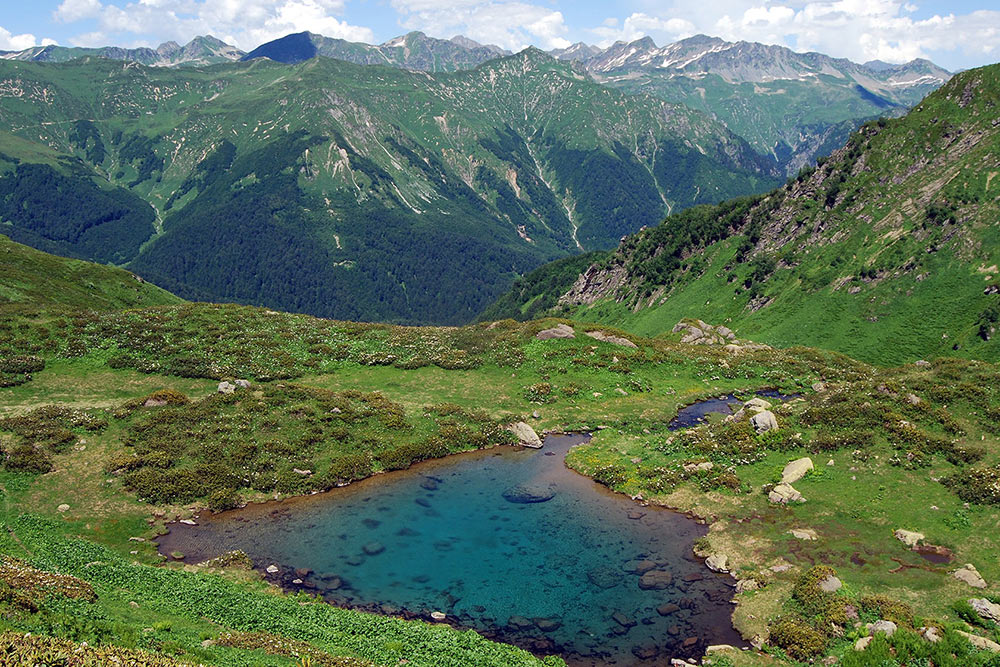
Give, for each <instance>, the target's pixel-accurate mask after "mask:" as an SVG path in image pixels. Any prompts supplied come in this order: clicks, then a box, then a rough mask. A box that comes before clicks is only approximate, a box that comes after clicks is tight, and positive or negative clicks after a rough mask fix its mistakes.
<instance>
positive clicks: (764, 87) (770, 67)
mask: <svg viewBox="0 0 1000 667" xmlns="http://www.w3.org/2000/svg"><path fill="white" fill-rule="evenodd" d="M549 53H550V55H552V56H554V57H556V58H559V59H561V60H567V61H572V62H575V63H577V64H579V66H580V67H581V68H582V69H583V70H584V71H586V72H587V73H588V74H589V75H590V76H592V77H593V78H594V79H595V80H597V81H598V82H600V83H603V84H605V85H607V86H609V87H614V88H619V89H622V90H625V91H627V92H643V93H647V94H650V95H653V96H655V97H659V98H661V99H664V100H666V101H668V102H674V103H679V104H684V105H686V106H688V107H690V108H693V109H698V110H700V111H704V112H705V113H707V114H709V115H710V116H712V117H713V118H715V119H716V120H718V121H720V122H722V123H723V124H724V125H726V127H728V128H729V129H730V130H731V131H733V132H734V133H735V134H737V135H739V136H741V137H743V138H744V139H746V140H747V141H748V142H749V143H750V144H751V145H752V146H753V147H754V148H755V149H756V150H758V151H760V152H761V153H763V154H765V155H769V156H770V157H771V158H772V159H774V160H775V162H776V163H777V164H778V165H779V166H780V168H781V169H782V170H783V171H784V172H785V173H786V174H787V175H794V174H795V172H797V171H798V170H799V169H800V168H802V167H803V166H806V165H808V164H811V163H812V162H814V161H815V160H816V158H818V157H819V156H821V155H826V154H828V153H829V152H831V151H832V150H834V149H835V148H837V147H839V146H840V145H842V144H843V142H844V141H846V139H847V137H848V136H849V135H850V133H851V132H852V131H854V130H855V129H857V127H858V126H859V125H860V124H861V123H863V122H865V121H866V120H871V119H874V118H877V117H879V116H897V115H901V114H902V113H905V112H906V110H908V109H909V108H910V107H912V106H913V105H914V104H916V103H917V102H918V101H919V100H920V99H921V98H923V97H924V96H925V95H926V94H927V93H929V92H931V91H932V90H934V89H935V88H937V87H938V86H940V85H941V84H943V83H944V82H945V81H947V80H948V78H949V77H950V76H951V73H949V72H948V71H946V70H944V69H943V68H941V67H938V66H937V65H935V64H934V63H931V62H929V61H927V60H923V59H916V60H913V61H910V62H908V63H905V64H901V65H890V64H887V63H883V62H880V61H872V62H868V63H864V64H859V63H854V62H851V61H849V60H846V59H843V58H832V57H830V56H826V55H823V54H820V53H797V52H795V51H792V50H791V49H788V48H785V47H782V46H773V45H765V44H759V43H753V42H726V41H724V40H721V39H718V38H715V37H707V36H705V35H695V36H693V37H689V38H686V39H682V40H680V41H678V42H674V43H672V44H668V45H666V46H664V47H658V46H657V45H656V44H655V42H653V40H652V39H651V38H649V37H644V38H642V39H638V40H635V41H632V42H616V43H614V44H612V45H611V46H609V47H607V48H604V49H602V48H599V47H596V46H592V45H589V44H584V43H582V42H580V43H577V44H574V45H572V46H570V47H568V48H565V49H555V50H553V51H550V52H549ZM507 55H510V53H509V52H508V51H506V50H504V49H502V48H500V47H498V46H493V45H482V44H479V43H478V42H475V41H473V40H471V39H468V38H466V37H462V36H461V35H459V36H456V37H453V38H452V39H448V40H445V39H437V38H434V37H429V36H427V35H425V34H424V33H421V32H410V33H407V34H405V35H401V36H399V37H396V38H393V39H391V40H389V41H387V42H385V43H383V44H379V45H372V44H365V43H361V42H350V41H347V40H343V39H333V38H329V37H324V36H322V35H317V34H313V33H309V32H303V33H296V34H291V35H286V36H285V37H282V38H279V39H276V40H273V41H271V42H267V43H265V44H262V45H260V46H258V47H257V48H255V49H253V50H252V51H251V52H250V53H243V52H242V51H240V50H239V49H237V48H235V47H232V46H228V45H226V44H224V43H223V42H221V41H220V40H218V39H216V38H214V37H210V36H209V37H197V38H195V39H194V40H192V41H191V42H190V43H189V44H187V45H186V46H184V47H180V46H178V45H177V44H175V43H173V42H167V43H165V44H162V45H160V46H159V47H158V48H157V49H155V50H154V49H148V48H140V49H121V48H118V47H104V48H98V49H82V48H69V47H61V46H47V47H33V48H31V49H26V50H24V51H19V52H6V53H0V57H3V58H8V59H16V60H31V61H45V62H65V61H67V60H70V59H73V58H79V57H84V56H96V57H104V58H110V59H116V60H127V61H134V62H139V63H142V64H144V65H152V66H192V65H208V64H216V63H222V62H231V61H233V60H238V59H243V60H249V59H253V58H269V59H271V60H275V61H278V62H284V63H289V64H292V63H299V62H303V61H305V60H309V59H310V58H314V57H317V56H321V57H328V58H336V59H339V60H346V61H348V62H353V63H357V64H360V65H387V66H391V67H399V68H403V69H409V70H418V71H427V72H454V71H459V70H467V69H472V68H475V67H477V66H479V65H481V64H483V63H485V62H487V61H489V60H492V59H494V58H497V57H502V56H507Z"/></svg>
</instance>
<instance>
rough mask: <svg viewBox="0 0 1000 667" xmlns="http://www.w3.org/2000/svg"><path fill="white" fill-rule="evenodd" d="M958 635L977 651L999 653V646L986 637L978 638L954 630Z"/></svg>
mask: <svg viewBox="0 0 1000 667" xmlns="http://www.w3.org/2000/svg"><path fill="white" fill-rule="evenodd" d="M955 632H957V633H958V634H960V635H962V636H963V637H965V638H966V639H968V640H969V643H970V644H972V645H973V646H975V647H976V648H978V649H981V650H983V651H993V652H994V653H1000V644H997V643H996V642H995V641H993V640H991V639H987V638H986V637H980V636H979V635H974V634H972V633H969V632H962V631H961V630H956V631H955Z"/></svg>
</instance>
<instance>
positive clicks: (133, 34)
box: [53, 0, 374, 49]
mask: <svg viewBox="0 0 1000 667" xmlns="http://www.w3.org/2000/svg"><path fill="white" fill-rule="evenodd" d="M343 11H344V0H277V1H275V0H135V1H132V2H128V3H127V4H125V5H124V6H122V7H118V6H116V5H113V4H110V3H108V4H105V3H102V2H101V0H63V2H62V3H61V4H60V5H59V6H58V8H57V9H56V10H55V12H54V15H53V17H54V18H55V19H56V20H57V21H62V22H64V23H74V22H76V21H80V20H83V19H93V20H94V21H95V22H96V27H97V29H96V30H92V31H90V32H87V33H84V34H80V35H77V36H76V37H74V38H73V39H72V40H71V41H72V43H73V44H75V45H77V46H101V45H105V44H109V43H121V42H128V43H131V44H133V45H140V44H141V45H149V44H152V42H151V41H150V38H152V39H153V40H154V41H162V40H166V39H174V40H177V41H186V40H188V39H190V38H191V37H193V36H195V35H205V34H212V35H215V36H216V37H219V38H220V39H223V40H225V41H227V42H229V43H231V44H234V45H236V46H238V47H240V48H242V49H252V48H254V47H256V46H258V45H259V44H261V43H263V42H267V41H270V40H272V39H276V38H278V37H282V36H284V35H287V34H289V33H293V32H302V31H304V30H309V31H311V32H317V33H320V34H323V35H326V36H328V37H339V38H341V39H349V40H352V41H362V42H371V41H374V33H373V32H372V30H371V29H370V28H366V27H364V26H356V25H351V24H349V23H348V22H347V21H344V20H342V19H340V18H338V16H339V15H341V14H343Z"/></svg>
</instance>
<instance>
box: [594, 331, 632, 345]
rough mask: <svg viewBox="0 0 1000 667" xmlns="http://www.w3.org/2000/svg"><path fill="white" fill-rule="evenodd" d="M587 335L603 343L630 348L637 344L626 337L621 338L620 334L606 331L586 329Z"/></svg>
mask: <svg viewBox="0 0 1000 667" xmlns="http://www.w3.org/2000/svg"><path fill="white" fill-rule="evenodd" d="M587 335H588V336H590V337H591V338H593V339H595V340H599V341H603V342H605V343H614V344H615V345H621V346H623V347H630V348H632V349H638V348H639V346H638V345H636V344H635V343H633V342H632V341H630V340H629V339H628V338H622V337H621V336H615V335H612V334H609V333H608V332H606V331H588V332H587Z"/></svg>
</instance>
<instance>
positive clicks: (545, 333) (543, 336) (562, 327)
mask: <svg viewBox="0 0 1000 667" xmlns="http://www.w3.org/2000/svg"><path fill="white" fill-rule="evenodd" d="M535 338H537V339H538V340H552V339H553V338H576V333H575V332H574V331H573V327H571V326H570V325H568V324H557V325H555V326H554V327H552V328H551V329H542V330H541V331H539V332H538V333H536V334H535Z"/></svg>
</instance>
